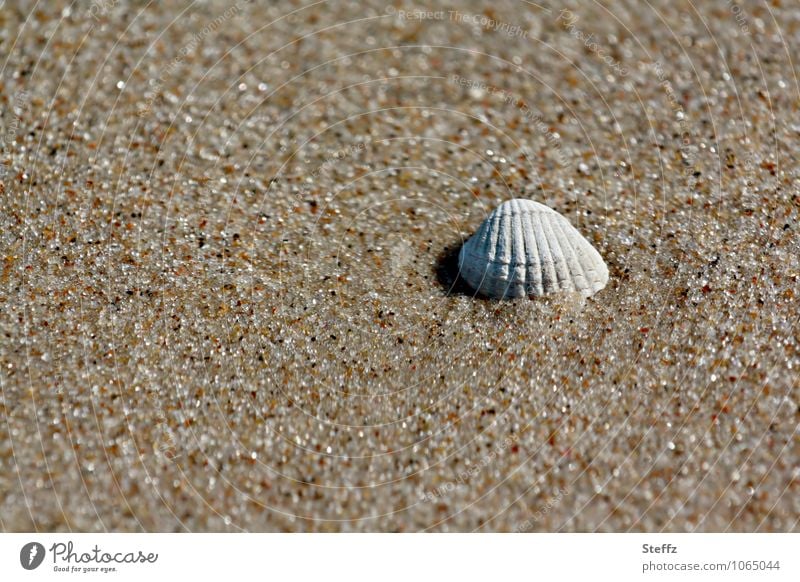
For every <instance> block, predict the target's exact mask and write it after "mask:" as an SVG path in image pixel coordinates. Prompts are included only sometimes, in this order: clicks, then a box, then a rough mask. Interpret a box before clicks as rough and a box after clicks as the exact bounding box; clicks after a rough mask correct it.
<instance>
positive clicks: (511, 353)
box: [0, 0, 800, 532]
mask: <svg viewBox="0 0 800 582" xmlns="http://www.w3.org/2000/svg"><path fill="white" fill-rule="evenodd" d="M0 4H2V5H3V6H2V8H0V59H2V68H0V102H1V103H2V106H1V107H0V111H2V116H1V117H0V146H1V147H2V152H3V153H2V164H0V184H1V186H0V195H1V197H2V205H0V260H2V266H1V267H0V338H2V340H0V397H1V398H0V420H1V421H2V422H0V530H3V531H87V532H96V531H98V532H99V531H124V532H136V531H166V532H172V531H192V532H206V531H214V532H216V531H286V532H289V531H291V532H294V531H302V532H304V531H392V532H394V531H400V532H409V531H459V532H463V531H484V532H494V531H503V532H505V531H524V532H540V531H548V532H550V531H564V532H571V531H581V532H585V531H589V532H591V531H603V532H606V531H668V532H688V531H714V532H718V531H737V532H746V531H765V532H786V531H793V532H796V531H798V530H800V525H799V524H800V440H799V439H798V426H800V349H798V345H799V343H800V325H799V322H798V314H799V313H800V311H799V310H798V295H800V286H799V285H798V278H799V277H800V236H798V232H799V231H800V225H799V224H798V214H799V213H800V169H799V168H798V151H800V81H798V76H797V73H798V64H797V54H798V49H800V7H798V6H797V4H796V3H792V2H789V1H787V0H783V1H774V2H767V3H765V2H744V3H741V4H739V3H735V2H733V1H730V2H729V1H727V0H702V1H697V2H692V3H689V2H669V1H667V0H658V1H654V2H644V3H633V2H625V1H622V0H611V1H609V2H604V3H596V2H590V1H588V0H581V1H576V2H575V3H574V4H572V5H570V6H569V7H568V9H567V8H564V7H563V6H561V5H558V4H556V3H554V2H549V1H548V2H541V3H533V2H527V1H512V0H503V1H499V2H473V1H467V2H462V1H458V0H454V2H453V3H452V4H442V5H430V6H421V5H414V4H407V5H401V4H399V3H393V4H389V3H384V2H377V1H373V0H370V1H368V2H356V1H349V0H347V1H345V0H342V1H335V2H334V1H328V2H325V1H322V2H305V1H303V2H288V1H278V2H269V3H267V2H264V3H261V2H258V3H251V2H245V1H244V0H239V1H238V2H236V1H235V0H231V1H227V0H226V1H217V0H209V1H205V2H194V3H191V2H182V1H177V0H170V1H166V2H159V3H151V4H146V3H143V2H133V1H130V2H129V1H123V0H96V1H95V2H93V3H92V2H78V3H75V4H70V3H68V2H61V1H48V2H44V3H36V5H35V7H34V6H33V5H32V3H28V2H22V1H10V0H6V2H5V3H3V2H0ZM512 198H528V199H532V200H535V201H537V202H541V203H543V204H546V205H547V206H549V207H551V208H553V209H555V210H556V211H558V212H559V213H561V214H562V215H563V216H564V217H566V218H567V219H568V220H569V221H570V223H571V224H572V225H574V226H575V227H576V228H577V229H578V231H579V232H580V233H581V234H582V235H583V236H584V237H585V238H586V239H587V240H588V241H590V242H591V244H592V245H593V246H594V247H595V248H596V249H597V250H598V251H599V252H600V254H601V255H602V257H603V258H604V259H605V262H606V263H607V265H608V269H609V273H610V279H609V282H608V285H607V286H606V287H605V289H603V290H602V291H600V292H599V293H597V294H596V295H594V296H593V297H590V298H587V299H583V298H581V297H579V296H575V295H572V294H561V295H554V296H551V297H547V298H539V299H532V300H529V299H522V300H515V301H496V300H491V299H486V298H481V297H476V296H475V295H474V293H473V292H472V290H471V289H469V288H468V287H467V286H465V285H464V284H463V281H460V280H459V279H458V265H457V253H458V250H459V249H460V247H461V245H462V244H463V242H464V241H465V240H466V239H467V238H468V237H469V236H470V235H472V233H474V232H475V230H476V229H477V228H478V227H479V225H480V224H481V221H482V220H483V219H484V218H486V216H487V215H488V214H489V212H491V211H492V210H493V209H494V208H495V207H497V206H498V205H499V204H500V203H502V202H503V201H505V200H509V199H512Z"/></svg>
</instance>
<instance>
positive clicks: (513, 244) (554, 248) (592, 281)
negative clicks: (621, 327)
mask: <svg viewBox="0 0 800 582" xmlns="http://www.w3.org/2000/svg"><path fill="white" fill-rule="evenodd" d="M458 268H459V271H460V275H461V278H462V279H464V281H466V282H467V283H468V284H469V285H470V287H472V288H473V289H475V290H476V291H477V292H478V293H480V294H482V295H487V296H489V297H494V298H498V299H503V298H513V297H526V296H527V297H533V296H537V295H549V294H551V293H556V292H559V291H573V292H577V293H580V294H581V295H583V296H584V297H589V296H590V295H594V294H595V293H596V292H597V291H600V289H602V288H603V287H605V286H606V283H607V282H608V267H606V264H605V262H604V261H603V257H601V256H600V253H598V252H597V250H595V248H594V247H593V246H592V245H591V244H590V243H589V241H587V240H586V239H585V238H583V236H581V234H580V233H579V232H578V231H577V230H576V229H575V227H573V226H572V225H571V224H570V223H569V221H568V220H567V219H566V218H564V217H563V216H561V215H560V214H559V213H558V212H556V211H555V210H553V209H552V208H548V207H547V206H545V205H544V204H539V203H538V202H534V201H533V200H524V199H521V198H517V199H514V200H509V201H507V202H503V203H502V204H501V205H500V206H498V207H497V208H496V209H495V210H494V211H493V212H492V213H491V214H490V215H489V217H488V218H487V219H486V220H485V221H484V222H483V224H482V225H481V226H480V228H479V229H478V231H477V232H476V233H475V234H474V235H473V236H472V237H471V238H470V239H469V240H468V241H467V242H466V243H464V246H463V247H461V252H460V253H459V255H458Z"/></svg>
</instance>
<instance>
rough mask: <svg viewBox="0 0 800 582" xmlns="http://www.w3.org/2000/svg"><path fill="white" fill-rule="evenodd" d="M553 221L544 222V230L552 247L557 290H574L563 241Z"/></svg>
mask: <svg viewBox="0 0 800 582" xmlns="http://www.w3.org/2000/svg"><path fill="white" fill-rule="evenodd" d="M552 223H553V221H552V220H543V221H542V226H543V228H544V232H545V237H546V238H547V243H548V244H549V245H550V253H551V255H552V256H553V268H554V269H555V272H556V277H558V285H557V289H562V290H564V291H567V290H573V289H574V288H575V284H574V283H573V281H572V279H570V276H569V266H568V265H567V259H566V257H565V256H564V249H562V248H561V241H560V240H558V236H557V235H556V232H555V229H554V228H553V224H552Z"/></svg>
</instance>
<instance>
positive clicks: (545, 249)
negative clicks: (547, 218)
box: [533, 214, 558, 293]
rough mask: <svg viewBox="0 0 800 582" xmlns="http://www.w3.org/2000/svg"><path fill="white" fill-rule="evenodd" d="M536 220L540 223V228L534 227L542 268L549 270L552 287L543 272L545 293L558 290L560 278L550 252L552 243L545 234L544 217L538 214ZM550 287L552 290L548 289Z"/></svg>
mask: <svg viewBox="0 0 800 582" xmlns="http://www.w3.org/2000/svg"><path fill="white" fill-rule="evenodd" d="M535 216H536V220H537V222H538V226H539V228H536V225H534V229H533V232H534V234H535V236H536V244H537V245H538V247H539V250H541V251H542V252H541V254H540V257H541V260H540V263H541V266H542V270H543V271H544V270H547V275H548V276H549V277H550V285H547V281H546V280H545V278H544V272H542V290H543V291H544V292H545V293H548V292H550V291H552V288H553V287H555V288H558V276H557V275H556V269H555V265H554V264H553V255H552V253H551V251H550V243H549V242H548V241H547V236H546V234H545V232H544V225H543V224H542V223H543V221H542V217H541V216H539V214H536V215H535ZM548 287H550V289H548Z"/></svg>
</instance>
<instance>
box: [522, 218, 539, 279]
mask: <svg viewBox="0 0 800 582" xmlns="http://www.w3.org/2000/svg"><path fill="white" fill-rule="evenodd" d="M522 231H523V233H522V234H523V237H522V238H523V240H524V244H525V278H526V282H527V285H526V287H527V288H528V289H530V286H531V285H533V286H534V289H535V291H536V293H537V294H540V295H541V294H542V293H543V292H544V289H543V288H542V271H541V269H540V265H541V259H540V258H539V248H538V246H537V245H536V238H535V236H534V238H531V236H532V235H533V221H532V219H531V213H530V212H526V213H524V214H523V216H522Z"/></svg>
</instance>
